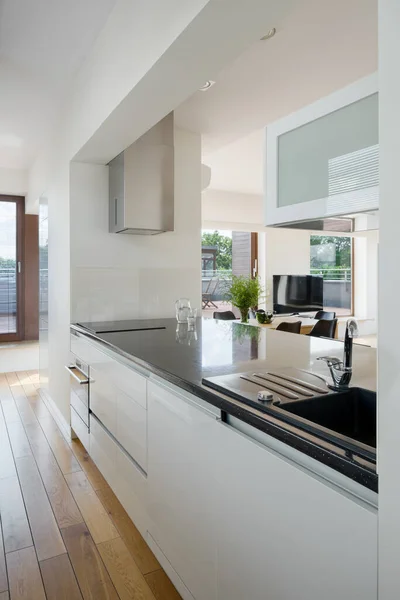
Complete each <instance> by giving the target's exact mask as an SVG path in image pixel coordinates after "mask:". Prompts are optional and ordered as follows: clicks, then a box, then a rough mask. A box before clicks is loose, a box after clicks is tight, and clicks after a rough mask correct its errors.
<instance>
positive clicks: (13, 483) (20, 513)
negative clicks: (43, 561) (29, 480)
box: [0, 476, 33, 553]
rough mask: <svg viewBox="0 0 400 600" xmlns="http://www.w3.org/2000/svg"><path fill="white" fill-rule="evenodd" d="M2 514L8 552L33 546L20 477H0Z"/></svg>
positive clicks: (0, 506) (0, 508) (5, 545)
mask: <svg viewBox="0 0 400 600" xmlns="http://www.w3.org/2000/svg"><path fill="white" fill-rule="evenodd" d="M0 514H1V524H2V528H3V537H4V548H5V551H6V553H7V552H13V551H14V550H20V549H22V548H26V547H27V546H32V544H33V541H32V536H31V532H30V529H29V524H28V518H27V516H26V512H25V506H24V502H23V500H22V494H21V489H20V487H19V481H18V477H16V476H15V477H9V478H8V479H0Z"/></svg>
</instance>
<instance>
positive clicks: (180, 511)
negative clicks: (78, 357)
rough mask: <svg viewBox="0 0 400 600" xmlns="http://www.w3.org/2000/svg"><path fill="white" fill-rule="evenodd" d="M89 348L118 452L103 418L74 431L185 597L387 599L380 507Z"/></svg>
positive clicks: (96, 393) (97, 401)
mask: <svg viewBox="0 0 400 600" xmlns="http://www.w3.org/2000/svg"><path fill="white" fill-rule="evenodd" d="M79 341H80V340H79ZM74 343H75V338H74ZM80 350H84V351H85V352H86V354H87V355H88V358H91V360H92V369H93V373H94V377H93V382H92V385H93V396H92V400H93V401H94V404H93V407H94V408H95V409H96V411H97V415H98V416H99V415H100V416H101V417H102V418H103V419H104V425H106V427H107V428H109V429H110V431H111V432H112V434H113V435H114V438H116V439H117V440H118V443H116V439H114V438H113V437H112V436H111V435H110V434H109V432H108V431H107V430H106V429H105V428H104V427H103V425H102V424H101V423H100V422H99V421H98V420H96V419H95V418H93V417H92V419H91V432H90V436H87V429H86V428H85V429H86V437H85V432H84V431H79V427H77V426H75V428H74V429H75V431H76V433H77V435H78V436H79V437H81V440H82V442H83V443H84V445H85V447H86V448H89V452H90V455H91V456H92V458H93V460H94V462H95V463H96V464H97V466H98V467H99V469H100V471H101V472H102V473H103V475H104V477H105V478H106V480H107V481H108V483H109V484H110V486H111V487H112V489H113V490H114V492H115V493H116V495H117V496H118V498H119V499H120V501H121V503H122V504H123V505H124V507H125V509H126V510H127V512H128V514H129V515H130V517H131V518H132V520H133V521H134V523H135V525H136V526H137V528H138V529H139V531H140V532H141V533H142V535H143V536H144V537H145V539H147V540H148V541H149V543H150V545H151V547H152V548H153V549H154V551H155V552H156V554H157V556H158V557H159V559H160V561H161V563H162V564H163V565H164V567H165V569H166V570H167V572H168V574H169V575H170V577H171V579H172V581H173V583H175V585H176V586H177V589H179V591H180V593H181V595H182V597H183V598H185V600H187V599H190V600H192V599H195V600H338V599H340V600H358V599H360V600H377V511H376V510H375V509H374V508H372V507H370V506H369V505H368V504H366V503H365V502H363V501H362V500H357V499H356V498H355V497H353V496H351V495H350V494H349V493H347V492H344V491H341V490H340V489H339V488H338V487H335V486H334V485H333V484H329V483H328V482H327V481H324V480H322V479H321V478H319V476H317V475H314V474H312V473H310V472H309V471H307V470H306V469H305V468H303V467H301V466H299V465H296V464H295V463H292V462H291V461H290V460H289V459H285V458H284V457H282V456H281V455H279V454H277V453H276V452H275V451H274V450H272V449H270V448H268V447H267V446H268V439H269V438H268V436H265V439H266V442H265V443H266V445H265V446H264V445H263V444H261V443H259V442H257V441H255V440H253V439H252V438H251V437H249V436H247V435H245V434H244V433H242V432H239V431H238V430H236V429H234V428H233V427H232V426H231V425H228V424H225V423H222V422H221V420H220V419H219V418H218V417H219V412H218V410H217V409H214V407H211V406H209V405H208V404H207V403H205V402H202V401H201V400H200V399H196V398H195V397H194V396H191V395H189V394H185V393H184V392H180V391H178V390H177V391H175V389H171V388H170V387H169V386H168V385H167V384H166V385H165V386H164V385H162V384H159V383H155V382H154V381H152V379H151V378H150V379H148V378H147V377H144V376H142V375H141V374H138V373H132V372H131V370H129V369H127V368H126V367H125V365H122V364H119V363H118V361H117V360H114V359H113V358H111V357H110V356H109V355H104V354H103V353H101V352H100V351H99V350H98V349H97V348H96V347H92V344H90V343H86V345H85V344H83V343H82V342H81V341H80ZM72 412H73V415H72V424H73V425H74V419H75V417H76V420H77V423H78V424H79V422H80V419H79V417H78V416H77V415H75V413H74V411H73V410H72ZM78 419H79V421H78ZM251 431H252V430H251V428H249V432H250V435H251ZM87 437H89V438H90V439H86V438H87ZM259 439H261V438H260V437H259ZM119 444H121V445H122V446H123V447H124V448H125V450H123V449H122V448H121V446H120V445H119ZM128 453H129V454H130V456H129V454H128ZM131 457H133V459H134V460H132V459H131ZM327 468H328V467H327ZM146 471H147V476H146Z"/></svg>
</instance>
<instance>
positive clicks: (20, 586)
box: [7, 546, 46, 600]
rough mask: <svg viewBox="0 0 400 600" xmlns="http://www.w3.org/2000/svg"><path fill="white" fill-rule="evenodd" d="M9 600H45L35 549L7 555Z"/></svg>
mask: <svg viewBox="0 0 400 600" xmlns="http://www.w3.org/2000/svg"><path fill="white" fill-rule="evenodd" d="M7 569H8V577H9V579H10V594H11V600H46V596H45V593H44V589H43V583H42V578H41V576H40V571H39V565H38V562H37V558H36V554H35V549H34V548H33V547H32V546H31V547H30V548H25V549H24V550H17V551H16V552H11V553H10V554H7Z"/></svg>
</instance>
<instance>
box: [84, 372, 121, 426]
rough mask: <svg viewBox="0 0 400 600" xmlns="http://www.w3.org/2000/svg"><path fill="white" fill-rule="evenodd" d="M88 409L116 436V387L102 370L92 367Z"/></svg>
mask: <svg viewBox="0 0 400 600" xmlns="http://www.w3.org/2000/svg"><path fill="white" fill-rule="evenodd" d="M90 410H91V411H92V412H93V413H94V414H95V415H96V417H97V418H98V420H99V421H101V422H102V423H103V425H104V426H105V427H106V428H107V429H108V431H110V433H112V434H113V435H114V436H116V433H117V389H116V388H115V386H114V385H113V384H112V381H110V379H109V377H108V376H107V375H106V374H104V372H103V371H100V370H98V369H95V368H93V367H92V368H91V369H90Z"/></svg>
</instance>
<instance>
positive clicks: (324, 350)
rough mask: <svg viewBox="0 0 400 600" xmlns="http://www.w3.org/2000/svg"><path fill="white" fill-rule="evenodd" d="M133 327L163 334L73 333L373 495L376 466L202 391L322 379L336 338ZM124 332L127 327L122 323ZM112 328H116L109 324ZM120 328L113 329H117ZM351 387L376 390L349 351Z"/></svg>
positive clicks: (357, 353)
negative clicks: (255, 376)
mask: <svg viewBox="0 0 400 600" xmlns="http://www.w3.org/2000/svg"><path fill="white" fill-rule="evenodd" d="M129 323H130V324H134V325H133V326H134V327H143V328H145V327H153V328H154V327H160V328H161V327H162V328H165V329H152V330H139V331H131V332H128V331H124V332H116V333H94V332H93V331H90V329H91V328H92V329H94V330H95V331H99V330H104V329H105V327H103V325H104V324H102V323H96V324H91V323H85V324H84V325H85V328H84V327H82V326H79V325H73V326H72V327H73V328H74V329H75V330H77V331H80V332H81V333H84V334H85V335H87V336H88V337H91V338H93V339H95V340H97V341H99V342H101V343H103V344H105V345H106V346H108V347H109V348H110V349H112V350H114V351H115V352H117V353H118V354H120V355H122V356H124V357H125V358H128V359H129V360H132V361H133V362H135V363H136V364H138V365H140V366H143V367H144V368H146V369H147V370H149V371H151V372H152V373H154V374H156V375H159V376H160V377H162V378H164V379H166V380H167V381H169V382H170V383H173V384H174V385H176V386H178V387H180V388H182V389H184V390H186V391H188V392H190V393H192V394H194V395H196V396H198V397H200V398H202V399H203V400H205V401H207V402H209V403H211V404H213V405H214V406H217V407H218V408H220V409H221V411H223V413H227V414H230V415H233V416H235V417H237V418H239V419H241V420H242V421H245V422H247V423H249V424H251V425H253V426H254V427H256V428H257V429H260V430H262V431H264V432H265V433H267V434H269V435H271V436H273V437H275V438H277V439H279V440H281V441H283V442H284V443H286V444H288V445H290V446H292V447H294V448H296V449H297V450H300V451H302V452H304V453H306V454H308V455H309V456H311V457H312V458H315V459H316V460H319V461H320V462H322V463H324V464H326V465H328V466H330V467H332V468H333V469H335V470H337V471H339V472H341V473H343V474H345V475H347V476H348V477H350V478H352V479H353V480H355V481H357V482H359V483H361V484H362V485H364V486H366V487H368V488H369V489H371V490H373V491H377V490H378V477H377V474H376V468H375V464H373V463H372V462H369V461H367V460H364V459H362V458H359V457H352V458H349V457H348V456H346V452H345V451H343V450H342V449H340V448H338V447H336V446H335V445H334V444H331V443H328V442H324V441H323V440H321V439H319V438H318V437H316V436H313V435H310V434H308V433H306V432H304V431H301V430H299V429H297V428H296V427H293V426H291V425H288V424H286V423H283V422H282V421H280V420H279V419H278V418H275V417H274V416H271V415H268V414H265V413H262V412H260V411H258V410H256V409H253V408H251V407H249V406H247V405H245V404H243V403H241V402H239V401H236V400H233V399H231V398H228V397H227V396H224V395H222V394H218V393H217V392H214V391H213V390H211V389H209V388H207V387H205V386H204V385H202V383H201V382H202V379H203V378H204V377H212V376H216V375H225V374H230V373H240V372H246V371H252V370H254V369H256V370H258V369H259V370H263V369H269V370H271V369H278V368H282V367H288V366H290V367H296V368H300V369H307V370H312V371H313V372H314V373H317V374H320V375H323V376H326V375H327V368H326V365H324V364H323V363H321V362H319V361H317V360H316V359H317V357H319V356H323V355H325V356H326V355H331V356H338V357H339V358H341V357H342V354H343V344H342V343H341V342H339V341H336V340H328V339H320V338H313V337H308V336H304V335H294V334H288V333H284V332H280V331H274V330H271V329H267V328H261V327H255V326H252V325H242V324H241V323H237V322H229V321H216V320H214V319H197V328H196V332H189V331H188V329H187V325H179V326H178V324H177V322H176V319H151V320H137V321H130V322H129ZM124 326H125V325H124ZM113 327H114V325H113ZM116 327H118V325H116ZM353 368H354V376H353V381H352V384H353V385H357V386H360V387H364V388H367V389H375V381H376V375H375V374H376V351H375V350H374V349H372V348H368V347H363V346H356V345H355V346H354V352H353Z"/></svg>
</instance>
